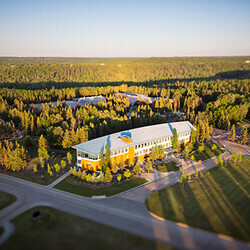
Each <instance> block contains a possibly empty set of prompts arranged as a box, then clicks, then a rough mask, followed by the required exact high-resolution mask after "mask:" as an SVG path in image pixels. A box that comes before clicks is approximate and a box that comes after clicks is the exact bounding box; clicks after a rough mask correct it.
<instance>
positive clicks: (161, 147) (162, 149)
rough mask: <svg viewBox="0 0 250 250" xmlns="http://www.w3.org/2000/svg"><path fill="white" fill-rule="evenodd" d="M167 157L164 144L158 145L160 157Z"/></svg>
mask: <svg viewBox="0 0 250 250" xmlns="http://www.w3.org/2000/svg"><path fill="white" fill-rule="evenodd" d="M164 157H165V150H164V148H163V146H162V145H160V146H159V147H158V159H163V158H164Z"/></svg>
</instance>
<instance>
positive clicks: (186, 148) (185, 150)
mask: <svg viewBox="0 0 250 250" xmlns="http://www.w3.org/2000/svg"><path fill="white" fill-rule="evenodd" d="M189 152H190V148H189V146H188V145H186V146H185V148H184V150H183V154H184V157H185V158H187V157H188V156H189Z"/></svg>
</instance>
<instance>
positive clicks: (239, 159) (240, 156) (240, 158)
mask: <svg viewBox="0 0 250 250" xmlns="http://www.w3.org/2000/svg"><path fill="white" fill-rule="evenodd" d="M238 161H239V162H241V161H242V153H241V152H239V155H238Z"/></svg>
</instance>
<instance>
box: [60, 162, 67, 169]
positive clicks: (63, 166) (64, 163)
mask: <svg viewBox="0 0 250 250" xmlns="http://www.w3.org/2000/svg"><path fill="white" fill-rule="evenodd" d="M61 166H62V169H64V168H65V167H66V161H64V160H61Z"/></svg>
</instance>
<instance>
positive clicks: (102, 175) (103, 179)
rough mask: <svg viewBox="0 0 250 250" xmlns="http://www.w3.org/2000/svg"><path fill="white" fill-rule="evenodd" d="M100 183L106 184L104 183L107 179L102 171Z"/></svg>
mask: <svg viewBox="0 0 250 250" xmlns="http://www.w3.org/2000/svg"><path fill="white" fill-rule="evenodd" d="M99 181H100V182H104V181H105V177H104V174H103V172H102V171H101V173H100V177H99Z"/></svg>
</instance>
